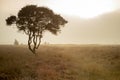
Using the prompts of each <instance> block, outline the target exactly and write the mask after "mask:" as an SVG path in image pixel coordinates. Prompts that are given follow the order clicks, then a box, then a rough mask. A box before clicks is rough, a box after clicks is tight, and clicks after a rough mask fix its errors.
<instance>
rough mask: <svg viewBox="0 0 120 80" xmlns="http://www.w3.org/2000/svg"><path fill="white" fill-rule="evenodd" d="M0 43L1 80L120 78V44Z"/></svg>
mask: <svg viewBox="0 0 120 80" xmlns="http://www.w3.org/2000/svg"><path fill="white" fill-rule="evenodd" d="M26 47H27V46H23V45H22V46H20V45H19V46H12V45H1V46H0V80H120V46H119V45H109V46H108V45H41V46H40V48H39V49H38V50H37V53H38V54H37V55H33V54H32V53H31V52H30V51H29V49H26Z"/></svg>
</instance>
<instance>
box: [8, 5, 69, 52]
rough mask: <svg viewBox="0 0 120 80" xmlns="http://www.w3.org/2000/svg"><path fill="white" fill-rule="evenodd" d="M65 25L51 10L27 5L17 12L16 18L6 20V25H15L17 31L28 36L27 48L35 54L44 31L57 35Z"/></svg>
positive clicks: (11, 17) (61, 18)
mask: <svg viewBox="0 0 120 80" xmlns="http://www.w3.org/2000/svg"><path fill="white" fill-rule="evenodd" d="M66 23H67V21H66V20H65V19H64V18H63V17H61V16H60V15H58V14H55V13H54V12H53V11H52V10H51V9H49V8H46V7H38V6H36V5H27V6H25V7H23V8H22V9H21V10H20V11H19V12H18V15H17V16H14V15H12V16H10V17H8V18H7V19H6V24H7V25H12V24H16V27H17V29H18V30H19V31H23V32H24V33H25V34H26V35H28V48H29V49H30V50H31V51H32V52H33V53H36V49H38V47H39V45H40V43H41V38H42V37H43V33H44V32H45V31H50V32H51V33H52V34H54V35H57V33H58V32H60V31H61V30H60V28H61V26H64V25H65V24H66ZM32 44H33V45H32Z"/></svg>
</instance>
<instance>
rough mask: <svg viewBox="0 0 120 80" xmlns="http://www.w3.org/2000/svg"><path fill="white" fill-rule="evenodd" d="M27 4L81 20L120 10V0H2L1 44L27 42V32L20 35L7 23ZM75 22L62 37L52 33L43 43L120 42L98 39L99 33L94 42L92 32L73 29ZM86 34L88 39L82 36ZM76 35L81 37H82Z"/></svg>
mask: <svg viewBox="0 0 120 80" xmlns="http://www.w3.org/2000/svg"><path fill="white" fill-rule="evenodd" d="M27 4H36V5H39V6H47V7H49V8H51V9H52V10H53V11H55V12H56V13H58V14H61V15H67V16H73V17H74V16H75V17H76V16H77V18H82V19H89V20H91V19H94V18H96V17H97V16H99V15H101V14H105V13H109V12H113V11H115V10H119V8H120V0H0V36H1V38H0V44H7V43H10V44H12V43H13V42H14V39H18V41H20V42H21V43H26V42H27V36H25V35H24V34H23V33H18V32H17V30H16V29H15V28H11V27H9V26H6V24H5V19H6V18H7V17H8V16H10V15H12V14H13V15H14V14H17V12H18V11H19V10H20V9H21V8H22V7H24V6H25V5H27ZM71 22H72V21H69V23H68V24H67V25H66V26H65V28H63V29H62V32H61V34H59V35H58V36H53V35H51V34H50V33H46V34H45V36H44V37H43V42H44V41H47V42H50V43H107V42H109V43H115V42H117V43H120V42H119V41H120V39H118V38H119V37H118V38H115V39H113V40H109V39H110V38H109V37H108V40H107V38H106V39H99V40H98V38H97V36H98V35H97V32H96V35H95V36H94V39H91V38H90V35H89V34H91V32H90V31H89V30H88V34H86V35H85V34H83V33H81V32H79V31H78V30H79V29H80V31H81V29H83V30H82V31H84V29H85V28H83V27H77V28H76V27H73V26H71V25H73V23H71ZM78 23H79V22H78ZM78 25H81V24H77V25H76V26H78ZM87 27H90V26H89V25H88V26H87ZM76 30H77V31H78V35H76V33H75V32H76ZM85 31H86V30H85ZM113 32H114V31H113ZM70 33H73V35H72V36H71V35H70ZM74 33H75V34H74ZM111 33H112V31H111ZM116 33H117V32H116ZM79 35H80V36H79ZM84 35H85V36H86V37H82V36H84ZM91 35H92V34H91ZM75 36H78V37H79V38H78V37H75ZM72 37H75V38H74V39H73V38H72ZM80 37H82V38H80ZM71 38H72V39H71ZM101 38H102V37H101ZM70 40H71V41H70ZM116 40H119V41H116Z"/></svg>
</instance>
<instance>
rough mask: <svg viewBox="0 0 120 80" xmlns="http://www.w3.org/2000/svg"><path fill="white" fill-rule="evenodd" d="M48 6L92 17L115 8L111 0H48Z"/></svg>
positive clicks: (76, 14)
mask: <svg viewBox="0 0 120 80" xmlns="http://www.w3.org/2000/svg"><path fill="white" fill-rule="evenodd" d="M48 4H49V7H50V8H52V9H54V11H56V12H58V13H62V14H66V15H74V16H80V17H81V18H93V17H95V16H98V15H100V14H103V13H105V12H110V11H113V10H114V8H115V5H114V2H113V1H112V0H48Z"/></svg>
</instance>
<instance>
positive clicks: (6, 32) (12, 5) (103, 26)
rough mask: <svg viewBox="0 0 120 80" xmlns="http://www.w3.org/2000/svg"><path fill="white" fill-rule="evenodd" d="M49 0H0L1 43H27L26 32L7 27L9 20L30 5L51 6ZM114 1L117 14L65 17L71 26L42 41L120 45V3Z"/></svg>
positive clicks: (114, 12)
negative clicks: (93, 16)
mask: <svg viewBox="0 0 120 80" xmlns="http://www.w3.org/2000/svg"><path fill="white" fill-rule="evenodd" d="M48 1H50V0H9V1H8V0H0V44H13V42H14V40H15V39H17V40H18V41H19V42H20V43H27V38H28V37H27V36H26V35H25V34H24V33H23V32H18V31H17V29H16V28H15V26H6V23H5V19H6V18H7V17H9V16H10V15H12V14H13V15H15V14H17V12H18V11H19V10H20V9H21V8H22V7H23V6H25V5H27V4H36V5H44V6H47V5H48ZM113 1H114V2H115V3H116V4H115V5H116V9H115V10H114V11H113V12H110V13H104V14H103V15H99V16H97V17H95V18H92V19H81V18H80V17H76V16H69V15H65V14H61V15H62V16H63V17H64V18H65V19H66V20H68V24H67V25H65V27H63V28H61V30H62V31H61V33H60V34H59V35H57V36H54V35H52V34H50V33H49V32H46V33H45V34H44V36H43V39H42V42H49V43H56V44H63V43H66V44H120V36H119V34H120V11H119V9H120V6H119V5H120V1H119V0H113ZM38 2H39V3H38ZM48 7H49V6H48ZM53 11H54V10H53ZM58 14H59V13H58Z"/></svg>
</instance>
